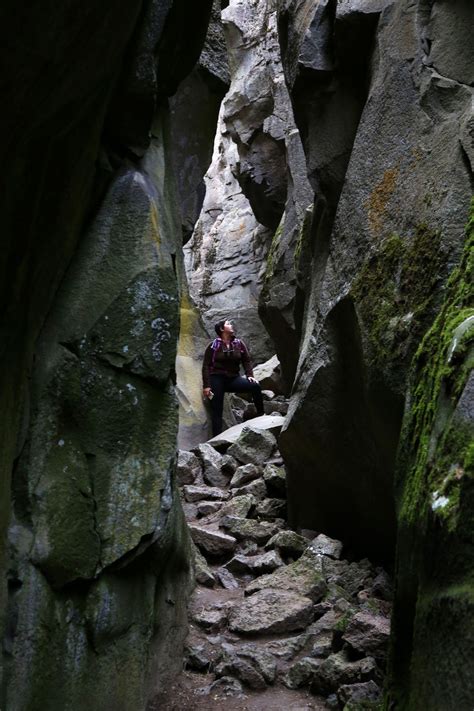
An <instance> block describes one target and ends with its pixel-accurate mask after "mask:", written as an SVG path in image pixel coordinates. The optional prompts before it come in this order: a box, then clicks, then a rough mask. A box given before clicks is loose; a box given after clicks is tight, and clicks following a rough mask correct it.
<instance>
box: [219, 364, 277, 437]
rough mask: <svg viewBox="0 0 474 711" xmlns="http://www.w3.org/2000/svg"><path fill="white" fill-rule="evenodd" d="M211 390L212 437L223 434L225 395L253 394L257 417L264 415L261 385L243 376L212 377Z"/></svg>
mask: <svg viewBox="0 0 474 711" xmlns="http://www.w3.org/2000/svg"><path fill="white" fill-rule="evenodd" d="M210 381H211V390H212V392H213V393H214V397H213V398H212V400H211V419H212V436H213V437H215V436H216V435H218V434H220V433H221V432H222V409H223V407H224V393H244V392H246V393H252V399H253V401H254V404H255V407H256V408H257V415H263V414H264V412H263V397H262V390H261V388H260V385H259V383H251V382H250V380H247V378H243V377H242V376H241V375H236V376H232V375H231V376H228V375H211V376H210Z"/></svg>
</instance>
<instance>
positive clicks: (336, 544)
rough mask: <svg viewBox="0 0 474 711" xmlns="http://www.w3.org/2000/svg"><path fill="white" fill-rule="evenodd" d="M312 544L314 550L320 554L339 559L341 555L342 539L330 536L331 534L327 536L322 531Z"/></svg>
mask: <svg viewBox="0 0 474 711" xmlns="http://www.w3.org/2000/svg"><path fill="white" fill-rule="evenodd" d="M310 545H311V548H312V550H313V551H314V552H315V553H319V554H320V555H327V556H329V557H330V558H335V559H336V560H339V558H340V557H341V553H342V543H341V541H337V540H336V539H334V538H329V536H325V535H324V533H320V534H319V536H316V538H315V539H314V540H312V541H311V544H310Z"/></svg>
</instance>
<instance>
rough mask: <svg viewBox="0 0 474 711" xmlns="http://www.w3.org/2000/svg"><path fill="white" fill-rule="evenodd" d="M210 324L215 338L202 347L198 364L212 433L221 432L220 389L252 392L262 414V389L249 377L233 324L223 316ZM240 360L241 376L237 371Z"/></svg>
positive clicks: (247, 360) (249, 366)
mask: <svg viewBox="0 0 474 711" xmlns="http://www.w3.org/2000/svg"><path fill="white" fill-rule="evenodd" d="M214 328H215V331H216V333H217V338H215V339H214V340H213V341H212V343H210V344H209V345H208V347H207V348H206V352H205V353H204V363H203V366H202V381H203V388H204V390H203V393H204V397H207V398H209V400H210V402H211V419H212V436H213V437H215V436H216V435H218V434H220V433H221V432H222V410H223V407H224V393H241V392H250V393H252V398H253V401H254V404H255V407H256V408H257V415H263V414H264V411H263V397H262V391H261V388H260V385H259V383H258V382H257V381H256V380H255V378H254V377H253V370H252V364H251V362H250V356H249V352H248V348H247V346H246V345H245V343H244V342H243V341H242V340H240V339H239V338H236V337H235V334H234V327H233V325H232V323H231V322H230V321H228V320H227V319H224V320H222V321H218V322H217V323H216V325H215V327H214ZM240 364H242V365H243V367H244V370H245V375H246V377H245V378H244V377H242V376H241V375H240V374H239V371H240Z"/></svg>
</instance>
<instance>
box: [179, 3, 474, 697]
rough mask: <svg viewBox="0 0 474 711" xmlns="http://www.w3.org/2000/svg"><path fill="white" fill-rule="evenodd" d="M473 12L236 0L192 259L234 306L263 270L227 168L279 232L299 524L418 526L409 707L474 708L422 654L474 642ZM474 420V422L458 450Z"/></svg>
mask: <svg viewBox="0 0 474 711" xmlns="http://www.w3.org/2000/svg"><path fill="white" fill-rule="evenodd" d="M473 12H474V9H473V5H472V3H470V2H467V0H456V1H455V2H452V3H448V2H444V1H442V0H435V1H434V2H433V1H431V0H429V1H428V0H417V2H414V3H413V2H408V0H406V1H405V0H402V1H401V2H393V1H392V0H340V1H339V2H336V1H335V0H334V1H333V0H323V1H321V2H314V1H313V0H307V1H304V2H293V1H292V0H281V1H280V2H277V1H274V2H273V1H271V0H267V1H265V0H254V1H253V2H248V3H242V2H240V1H239V0H230V2H229V3H228V4H227V5H226V8H225V10H224V12H223V22H224V26H225V31H226V36H227V42H228V46H229V55H230V58H231V61H230V71H231V85H230V90H229V93H228V94H227V95H226V97H225V98H224V101H223V107H222V108H221V118H220V121H219V126H218V135H217V137H216V144H215V146H216V148H215V154H214V162H213V167H211V169H210V171H209V173H208V177H207V180H208V181H209V182H208V185H207V188H208V190H207V193H206V200H205V202H204V208H205V209H204V212H202V213H201V217H200V221H198V226H197V229H196V230H195V232H194V236H193V238H192V241H191V242H190V243H189V250H190V252H189V254H188V256H187V269H188V271H189V273H192V272H193V270H194V273H193V276H192V280H193V279H195V282H194V283H193V281H192V280H191V290H193V288H195V290H196V293H198V294H199V295H200V296H201V297H202V300H201V302H200V303H199V300H198V305H200V306H202V305H204V306H205V308H209V307H210V305H211V304H212V303H218V302H219V303H220V302H222V303H223V304H224V307H225V305H226V301H225V299H226V297H227V296H228V295H231V296H232V297H233V296H234V295H235V293H236V290H235V288H234V284H235V283H238V285H239V288H240V287H241V285H242V284H243V283H244V282H243V279H245V275H246V272H245V271H242V270H241V271H239V272H238V279H239V281H238V282H237V280H235V281H234V282H229V281H228V280H227V281H226V277H225V272H224V269H225V268H227V267H226V265H230V266H232V267H235V255H234V253H233V252H232V251H231V250H230V246H232V245H233V244H234V240H233V239H229V233H230V232H232V230H227V229H226V223H225V220H224V219H222V213H223V212H224V210H222V204H225V201H224V200H222V201H220V200H219V195H220V196H221V197H223V196H224V193H223V192H222V190H221V191H220V192H219V190H217V191H215V192H214V202H213V201H212V193H213V190H214V186H215V185H216V184H218V182H219V180H221V179H223V178H224V177H225V175H226V171H228V173H227V174H228V176H229V177H228V180H224V186H226V187H228V188H229V190H230V193H231V195H230V197H232V199H235V194H239V199H243V197H244V198H245V200H246V203H245V206H246V210H247V212H246V219H247V220H248V227H247V230H246V232H247V234H248V236H250V235H251V232H252V234H253V235H255V234H260V230H261V229H262V228H265V229H266V230H268V231H269V232H270V233H271V235H272V236H270V237H267V236H265V245H266V248H265V249H263V250H261V251H260V252H257V251H256V250H255V248H254V260H257V261H258V263H259V265H260V269H259V270H257V266H256V265H253V266H252V267H251V270H250V271H249V275H248V276H249V278H251V279H252V289H253V290H254V291H253V293H258V298H259V316H260V319H261V321H262V323H264V324H265V327H266V328H267V330H268V332H269V334H270V335H271V337H272V340H273V342H274V344H275V350H276V352H277V353H278V355H279V357H280V360H281V363H282V368H283V373H284V375H285V378H286V380H287V385H288V386H291V388H292V390H291V403H290V410H289V413H288V417H287V419H286V422H285V426H284V428H283V431H282V434H281V438H280V448H281V452H282V454H283V457H284V459H285V464H286V466H287V470H288V504H289V514H290V518H291V521H292V523H293V525H294V526H302V527H309V528H312V529H316V530H323V531H324V532H325V533H327V534H329V535H333V536H335V537H338V538H341V539H343V540H344V541H345V542H346V543H347V544H349V545H351V546H352V548H353V551H354V552H355V553H356V554H362V555H366V554H369V555H371V556H373V557H375V558H377V559H385V560H392V559H393V556H394V551H395V546H396V543H397V524H398V525H399V526H400V533H399V539H398V553H397V575H398V580H399V588H398V592H397V595H398V598H397V605H396V614H395V618H394V621H395V625H394V629H395V631H394V657H393V659H394V661H393V662H392V667H391V674H392V680H393V688H392V691H391V693H392V700H394V701H395V703H398V704H401V705H400V708H405V706H404V704H405V705H406V708H413V709H415V708H420V707H430V708H439V709H442V708H448V707H453V708H454V707H459V708H468V706H467V705H466V704H467V703H468V701H467V700H468V699H470V698H472V691H471V688H470V686H469V684H465V683H464V681H463V680H462V678H461V677H462V675H460V674H459V673H458V672H457V671H456V669H455V668H454V662H452V661H448V660H446V659H445V660H444V661H443V662H442V666H443V668H444V669H445V670H446V674H447V675H449V677H450V683H449V684H447V685H446V688H445V689H444V690H442V689H441V688H440V683H441V682H439V683H438V681H436V679H435V677H436V671H435V666H436V663H437V662H436V663H435V662H434V661H433V664H431V663H430V664H424V662H423V660H424V659H426V657H427V655H428V649H429V645H430V639H431V637H430V634H431V633H430V630H431V629H432V623H433V621H437V622H435V623H434V624H438V622H439V623H440V624H439V628H440V629H443V634H446V635H448V638H449V645H450V647H451V648H452V651H453V653H452V655H451V657H450V660H454V659H456V658H458V653H459V656H461V657H462V658H465V657H467V656H469V654H470V646H469V645H470V642H469V632H468V631H467V629H466V630H464V631H461V626H462V622H461V620H462V616H463V612H462V611H463V610H464V611H465V614H466V615H467V614H468V611H469V609H470V607H469V605H470V602H469V600H470V595H471V590H470V587H469V584H468V582H467V577H468V573H467V569H468V566H469V564H468V563H466V565H464V564H462V563H461V560H462V559H463V558H464V557H466V560H468V559H469V560H470V558H469V556H468V555H467V552H466V551H465V552H463V553H460V554H459V556H457V555H456V560H457V561H458V563H457V564H448V561H447V556H448V553H447V551H448V550H449V546H450V545H451V543H452V544H453V546H454V550H458V549H459V550H461V549H462V550H463V551H464V549H463V545H464V543H463V541H464V542H466V541H469V540H470V537H471V535H472V531H471V529H472V526H471V529H470V528H469V526H470V524H469V523H468V522H467V518H466V516H467V514H465V511H467V508H468V502H469V497H470V494H469V484H468V482H469V474H466V472H469V471H470V469H469V466H470V459H469V455H468V454H467V449H465V447H466V446H467V445H466V442H467V441H471V438H472V435H471V434H470V432H471V430H469V427H468V425H467V424H466V422H467V419H469V417H470V414H469V413H470V412H471V409H470V408H472V405H469V406H468V405H467V404H466V403H468V402H471V403H472V393H471V390H470V387H469V384H470V379H469V372H470V368H471V367H472V365H470V360H469V356H468V350H469V348H468V343H470V341H469V338H468V336H467V335H466V334H467V332H468V330H469V329H468V326H469V324H470V321H469V320H467V321H466V319H469V318H470V316H469V314H468V313H465V310H466V309H468V308H469V306H472V298H473V297H472V292H471V291H469V290H468V289H467V287H466V289H465V290H464V291H463V295H462V298H461V297H459V298H458V297H456V295H455V293H454V291H453V289H454V287H453V286H452V285H451V286H448V284H451V282H450V281H449V280H450V277H451V275H452V274H455V273H456V270H457V268H458V266H459V264H460V263H461V260H462V254H463V249H464V244H465V241H466V231H465V225H466V222H467V221H468V217H469V210H470V201H471V195H472V192H473V186H474V176H473V166H474V153H473V141H474V133H473V126H474V115H473V109H472V106H473V86H474V52H473V46H472V42H471V41H470V39H469V37H468V29H467V28H468V27H471V26H472V24H473V21H474V15H473ZM280 120H281V122H280ZM219 189H220V188H219ZM226 200H227V197H226ZM206 206H207V208H208V209H207V210H206ZM248 208H250V209H251V213H249V212H248ZM252 215H253V218H255V222H254V221H253V218H252ZM216 218H217V219H216ZM221 219H222V224H220V223H219V220H221ZM207 224H209V225H210V227H209V228H208V227H206V225H207ZM250 225H251V227H250ZM203 226H204V227H205V229H201V228H202V227H203ZM255 226H256V228H257V232H256V231H255ZM252 240H253V241H252V242H251V244H260V243H259V242H258V241H256V240H255V239H254V238H253V237H252ZM245 244H246V245H247V243H245ZM191 250H192V251H191ZM248 251H249V250H248V247H247V246H246V247H245V250H244V253H245V256H246V255H247V254H248ZM206 259H207V260H208V261H207V265H206V262H205V260H206ZM231 260H234V261H231ZM465 260H466V257H464V261H462V270H464V273H465V276H464V282H465V283H467V282H468V281H469V278H468V277H466V270H468V266H467V263H466V261H465ZM209 264H211V268H210V269H209V267H208V265H209ZM221 267H222V269H221ZM206 269H208V271H207V272H206ZM200 270H201V271H200ZM229 273H231V272H229ZM467 273H469V271H468V272H467ZM242 274H243V277H242ZM233 276H234V277H235V272H234V274H233ZM453 278H454V277H451V279H453ZM459 278H461V277H459ZM447 304H451V306H449V305H447ZM450 309H452V310H453V312H452V313H451V311H450ZM448 312H449V313H448ZM442 313H444V314H445V316H446V318H444V317H443V319H444V320H442V323H441V322H440V321H439V320H436V319H437V318H438V319H439V318H440V316H439V315H440V314H442ZM446 314H447V315H446ZM225 315H227V313H226V314H225ZM461 315H463V317H464V319H462V318H461ZM451 316H452V318H451ZM458 317H459V319H460V320H459V319H458ZM433 324H435V326H433ZM436 324H437V325H436ZM463 324H464V326H463ZM461 327H462V328H463V329H464V328H465V329H466V330H465V331H464V330H463V331H462V334H460V335H459V334H458V335H455V330H456V329H457V328H461ZM430 329H434V330H430ZM435 333H436V334H438V336H435V335H433V334H435ZM426 334H431V336H430V335H428V336H427V335H426ZM437 337H439V338H440V339H441V340H442V342H443V343H444V344H445V345H444V346H442V345H440V346H439V351H437V350H436V347H435V343H434V341H435V340H436V338H437ZM461 337H462V343H463V344H464V345H463V346H462V348H461V351H462V352H461V351H460V352H459V354H458V356H453V357H454V360H453V361H452V365H450V366H449V372H444V371H443V372H442V373H441V372H439V373H438V376H436V375H434V374H433V372H434V371H433V372H432V376H429V377H432V380H429V379H428V381H427V380H426V379H425V378H424V372H423V369H424V368H431V367H432V366H433V368H434V369H435V370H436V368H437V367H438V366H439V368H441V370H443V368H442V366H441V363H443V362H444V361H443V359H444V358H445V356H446V357H447V356H448V351H449V346H448V343H451V344H452V343H454V342H455V341H456V343H458V342H460V340H459V339H461ZM424 339H425V340H424ZM427 339H428V340H427ZM455 351H456V349H455ZM453 352H454V351H453ZM456 353H457V351H456ZM451 355H452V354H451ZM415 356H416V358H415ZM458 367H459V373H458V372H457V370H456V368H458ZM427 377H428V376H427ZM443 378H444V380H443ZM417 383H418V384H419V387H418V389H417ZM420 383H421V384H420ZM433 395H435V400H436V398H438V397H439V400H436V404H435V401H434V400H433V399H432V396H433ZM424 398H426V400H428V399H429V400H430V402H431V405H430V404H428V402H427V401H426V402H425V404H424V405H422V404H421V401H423V399H424ZM425 406H426V408H427V410H426V412H425V410H424V409H423V408H424V407H425ZM413 408H415V409H413ZM424 412H425V415H426V417H425V415H423V413H424ZM436 413H437V414H436ZM422 424H423V427H421V425H422ZM458 426H459V427H460V428H461V429H462V431H463V432H464V433H466V432H468V433H469V434H465V439H462V441H460V440H458V441H457V443H454V439H453V438H454V434H453V430H454V429H455V428H456V427H458ZM420 427H421V429H422V430H423V432H424V433H425V437H424V444H423V440H422V439H419V438H418V435H417V432H418V433H419V432H420V431H421V430H420ZM425 427H426V432H425ZM430 428H432V429H430ZM428 430H429V434H427V432H428ZM463 436H464V435H463ZM428 441H429V442H430V444H429V446H428V444H427V442H428ZM455 452H456V454H455ZM397 462H398V463H397ZM396 471H397V476H396V477H395V472H396ZM395 482H396V489H395V488H394V483H395ZM420 482H421V483H420ZM433 497H434V498H433ZM443 512H444V513H443ZM441 518H443V520H442V522H441V523H440V520H441ZM438 519H440V520H438ZM440 526H441V527H442V529H443V530H442V531H441V530H440ZM461 531H462V532H461ZM466 545H467V546H468V545H469V544H468V543H466ZM437 554H439V556H440V560H439V566H438V564H437V563H436V564H435V563H434V562H433V557H434V556H436V555H437ZM420 570H421V571H422V572H420ZM437 576H439V578H440V579H441V580H442V581H443V582H442V584H441V585H440V587H439V588H437V586H436V583H435V580H436V578H437ZM418 595H419V597H417V596H418ZM417 599H418V601H419V602H418V603H417V602H416V601H417ZM451 615H452V616H451ZM407 620H408V627H406V628H404V624H405V622H406V621H407ZM441 620H443V624H442V625H441ZM449 620H451V622H452V630H456V631H455V632H454V631H452V634H451V632H450V633H449V634H448V631H449V630H450V622H449ZM435 637H436V639H438V636H437V635H435V636H434V637H433V640H435ZM439 640H441V633H440V636H439ZM456 640H457V641H456ZM438 647H439V654H438V651H437V652H436V655H437V656H436V659H437V660H438V661H440V664H441V656H442V652H441V649H442V645H441V642H440V643H439V645H438ZM397 655H398V657H397ZM397 658H398V659H400V658H402V659H403V660H404V661H403V663H401V662H400V661H397ZM425 672H426V675H425V676H424V674H425ZM463 689H464V691H463Z"/></svg>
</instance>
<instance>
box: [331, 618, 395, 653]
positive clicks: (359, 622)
mask: <svg viewBox="0 0 474 711" xmlns="http://www.w3.org/2000/svg"><path fill="white" fill-rule="evenodd" d="M389 637H390V620H389V619H387V618H386V617H383V616H382V615H376V614H373V613H371V612H365V611H362V612H357V613H356V614H355V615H354V616H353V617H352V619H351V620H350V622H349V624H348V625H347V628H346V630H345V632H344V634H343V637H342V639H343V641H344V642H347V643H348V644H349V645H350V646H351V647H352V648H353V649H356V650H357V651H358V652H365V653H366V654H367V653H368V654H371V655H373V656H374V657H376V658H385V656H386V652H387V646H388V640H389Z"/></svg>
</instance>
